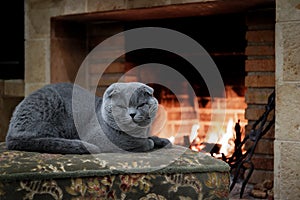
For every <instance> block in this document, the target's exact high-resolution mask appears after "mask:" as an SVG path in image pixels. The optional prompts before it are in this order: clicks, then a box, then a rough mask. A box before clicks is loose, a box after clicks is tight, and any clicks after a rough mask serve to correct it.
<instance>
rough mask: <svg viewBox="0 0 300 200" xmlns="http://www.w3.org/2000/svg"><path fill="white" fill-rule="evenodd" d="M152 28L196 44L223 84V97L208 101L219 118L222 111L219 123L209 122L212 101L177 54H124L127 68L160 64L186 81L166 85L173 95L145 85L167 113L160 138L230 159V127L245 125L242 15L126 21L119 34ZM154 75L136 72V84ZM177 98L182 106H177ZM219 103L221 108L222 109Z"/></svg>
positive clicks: (197, 76)
mask: <svg viewBox="0 0 300 200" xmlns="http://www.w3.org/2000/svg"><path fill="white" fill-rule="evenodd" d="M152 26H155V27H157V26H159V27H163V28H169V29H172V30H176V31H179V32H181V33H183V34H186V35H188V36H189V37H191V38H193V39H194V40H196V41H197V42H198V43H199V44H200V45H202V46H203V47H204V48H205V50H206V51H207V52H208V53H209V54H210V56H211V57H212V59H213V61H214V62H215V64H216V66H217V67H218V69H219V71H220V74H221V76H222V79H223V81H224V85H225V91H223V93H225V98H224V97H222V95H220V97H217V98H215V99H214V101H217V102H219V105H220V107H219V109H218V110H217V111H218V112H220V114H221V113H222V111H225V122H224V121H222V120H220V121H211V116H212V114H213V113H212V112H213V111H212V109H211V103H212V99H211V97H210V94H209V91H208V89H207V86H206V83H205V81H204V80H203V78H202V76H201V75H200V74H199V73H198V72H197V70H196V69H195V68H194V67H193V66H192V65H191V64H190V63H188V62H187V61H186V60H185V59H183V58H181V57H180V56H178V55H175V54H173V53H171V52H167V51H164V50H158V49H142V50H136V51H132V52H129V53H127V54H126V56H125V58H126V59H125V60H126V62H127V63H130V66H131V67H135V66H139V65H143V64H147V63H161V64H164V65H167V66H169V67H171V68H173V69H175V70H176V71H178V72H179V73H180V74H182V75H183V76H184V77H185V79H186V81H182V82H180V81H177V80H173V83H171V84H172V85H176V86H177V87H178V90H177V91H176V94H177V95H174V93H173V92H172V91H170V90H169V89H168V88H165V87H163V86H161V85H159V84H150V85H151V86H152V87H153V88H154V89H155V96H156V97H157V98H158V101H159V103H160V104H161V105H162V106H163V107H164V109H165V111H166V112H167V114H166V115H167V122H166V125H165V127H164V128H163V129H162V131H161V132H160V136H162V137H168V138H172V140H174V143H175V144H179V145H187V144H191V146H190V147H191V148H192V149H193V150H195V151H208V152H211V154H212V155H213V156H215V157H220V156H221V155H222V153H223V154H225V156H230V155H231V154H232V153H233V151H234V140H235V133H234V126H235V123H236V122H238V121H239V122H240V125H241V127H245V125H246V124H247V120H246V119H245V117H244V114H245V109H246V103H245V84H244V80H245V59H246V57H245V55H244V52H245V47H246V41H245V34H246V25H245V16H243V15H241V14H240V15H239V14H235V15H224V16H223V15H222V16H206V17H190V18H180V19H168V20H151V21H150V20H149V21H143V22H141V21H138V22H129V23H126V25H125V30H127V29H132V28H138V27H152ZM125 41H126V40H125ZM125 46H126V42H125ZM185 56H195V57H196V58H197V59H201V56H199V55H197V52H185ZM159 73H160V72H159V71H155V70H149V71H147V72H140V73H139V74H138V80H141V81H147V80H148V79H149V76H152V77H159V76H160V74H159ZM165 78H166V79H168V77H165ZM154 79H155V78H154ZM187 84H190V85H191V86H192V89H193V91H194V92H195V94H196V98H195V99H191V96H192V95H190V94H191V92H192V91H189V88H188V87H187ZM178 94H179V95H178ZM179 100H180V101H181V102H183V105H179ZM224 102H225V103H226V107H223V105H224V104H223V103H224ZM179 128H180V130H179ZM243 133H244V132H243ZM242 137H244V135H242Z"/></svg>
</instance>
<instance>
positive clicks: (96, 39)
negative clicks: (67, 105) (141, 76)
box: [87, 23, 137, 96]
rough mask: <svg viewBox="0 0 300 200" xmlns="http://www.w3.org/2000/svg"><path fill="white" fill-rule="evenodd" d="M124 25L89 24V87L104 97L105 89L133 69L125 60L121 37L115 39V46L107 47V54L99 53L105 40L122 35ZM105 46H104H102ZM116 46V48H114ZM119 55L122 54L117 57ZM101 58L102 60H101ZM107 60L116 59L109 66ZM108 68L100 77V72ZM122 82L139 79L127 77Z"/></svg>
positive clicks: (123, 44) (109, 45)
mask: <svg viewBox="0 0 300 200" xmlns="http://www.w3.org/2000/svg"><path fill="white" fill-rule="evenodd" d="M123 26H124V25H123V24H121V23H102V24H101V23H100V24H89V25H88V28H87V46H88V51H89V52H91V51H92V50H93V49H94V48H95V47H96V48H95V49H94V50H93V53H92V54H91V59H90V63H89V64H90V65H89V72H88V75H89V86H90V88H91V89H93V88H95V87H97V90H96V94H97V95H99V96H102V95H103V93H104V91H105V89H106V88H107V87H108V86H109V85H111V84H112V83H115V82H118V81H119V79H120V78H121V77H122V76H123V75H124V74H125V73H126V72H127V71H128V70H129V69H131V68H132V65H131V63H129V62H126V59H125V54H124V53H125V38H124V36H122V35H120V36H119V37H114V38H115V39H114V40H113V41H112V42H113V43H114V44H108V45H107V46H105V52H99V54H98V52H97V45H99V44H100V43H101V42H102V41H104V40H105V39H107V38H109V37H111V36H113V35H115V34H117V33H120V32H122V31H123V30H124V27H123ZM101 45H103V44H101ZM113 46H116V47H113ZM118 54H122V55H121V56H120V57H117V55H118ZM100 58H101V59H100ZM107 59H114V61H113V62H112V63H111V64H110V65H109V66H107V63H106V61H107ZM104 68H106V70H105V71H104V73H103V74H102V75H101V77H100V70H101V69H104ZM125 77H126V78H124V79H122V81H137V77H130V76H128V75H127V76H125Z"/></svg>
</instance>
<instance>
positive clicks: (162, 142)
mask: <svg viewBox="0 0 300 200" xmlns="http://www.w3.org/2000/svg"><path fill="white" fill-rule="evenodd" d="M149 139H151V140H152V141H153V142H154V148H155V149H156V148H163V147H166V148H171V147H172V143H171V142H170V140H168V139H165V138H159V137H156V136H152V137H149Z"/></svg>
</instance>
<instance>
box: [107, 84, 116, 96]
mask: <svg viewBox="0 0 300 200" xmlns="http://www.w3.org/2000/svg"><path fill="white" fill-rule="evenodd" d="M118 93H119V90H118V89H117V88H116V85H115V84H112V85H110V86H109V87H108V88H107V89H106V91H105V94H104V96H105V97H108V98H111V97H112V96H114V95H116V94H118Z"/></svg>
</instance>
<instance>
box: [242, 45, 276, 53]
mask: <svg viewBox="0 0 300 200" xmlns="http://www.w3.org/2000/svg"><path fill="white" fill-rule="evenodd" d="M245 54H246V55H247V56H274V54H275V48H274V46H273V45H270V46H267V45H265V46H247V47H246V51H245Z"/></svg>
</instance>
